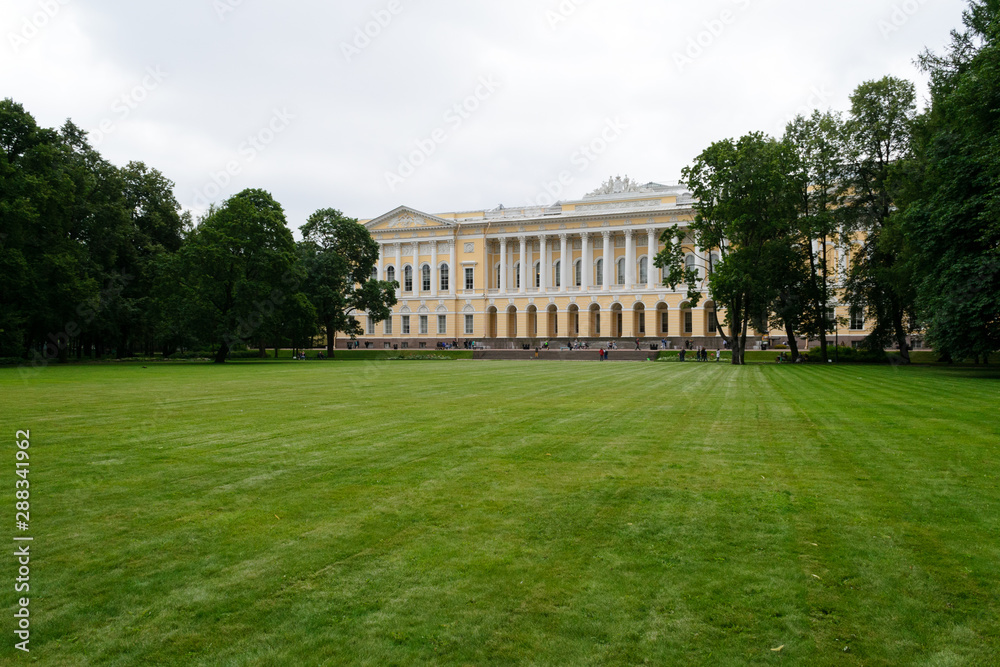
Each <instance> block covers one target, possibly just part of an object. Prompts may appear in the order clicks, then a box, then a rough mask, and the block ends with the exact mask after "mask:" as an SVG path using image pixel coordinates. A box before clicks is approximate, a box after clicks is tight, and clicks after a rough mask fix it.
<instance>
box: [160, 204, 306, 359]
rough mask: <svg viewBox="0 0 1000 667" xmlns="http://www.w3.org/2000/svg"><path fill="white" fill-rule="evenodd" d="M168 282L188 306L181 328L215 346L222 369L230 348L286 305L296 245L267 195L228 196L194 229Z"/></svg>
mask: <svg viewBox="0 0 1000 667" xmlns="http://www.w3.org/2000/svg"><path fill="white" fill-rule="evenodd" d="M172 268H173V274H172V275H173V277H174V278H175V279H176V280H177V281H178V289H177V290H176V291H177V293H178V294H179V295H180V297H181V299H183V300H184V301H185V302H186V303H187V304H188V305H187V306H186V307H185V308H184V310H183V311H182V312H181V314H182V315H183V316H184V317H185V318H186V320H187V324H188V325H189V326H190V327H191V328H192V329H193V330H195V331H196V332H197V333H198V334H200V336H201V337H202V338H203V339H205V340H211V341H213V342H214V343H215V344H216V345H218V347H217V348H216V353H215V362H216V363H223V362H225V360H226V357H227V356H228V354H229V351H230V350H231V349H232V347H233V346H234V345H237V344H240V343H245V342H247V341H253V340H257V339H258V338H259V337H260V335H261V331H263V330H264V328H265V327H266V325H267V324H268V322H269V321H270V320H271V319H272V318H273V317H274V316H275V313H276V311H278V310H279V309H280V307H281V305H282V304H283V303H284V301H285V300H286V299H288V298H289V297H290V296H292V295H294V294H295V293H297V292H298V291H299V289H298V288H299V283H300V280H301V278H300V276H299V274H298V273H297V271H296V256H295V242H294V240H293V239H292V233H291V231H290V230H289V229H288V227H287V226H286V224H285V213H284V211H283V210H282V208H281V206H280V205H279V204H278V203H277V202H276V201H274V199H273V198H272V197H271V195H270V194H268V193H267V192H265V191H263V190H257V189H249V190H244V191H243V192H240V193H239V194H237V195H234V196H233V197H230V198H229V199H228V200H226V202H225V203H224V204H223V205H222V206H221V207H220V208H219V209H217V210H213V211H211V212H210V213H209V215H208V216H207V217H206V218H205V219H204V220H202V222H201V223H200V224H199V225H198V226H197V227H196V228H195V230H194V231H193V232H192V233H191V235H190V236H189V237H188V238H187V240H186V241H185V243H184V245H183V246H182V247H181V249H180V251H179V252H178V261H177V262H176V263H175V264H174V266H173V267H172Z"/></svg>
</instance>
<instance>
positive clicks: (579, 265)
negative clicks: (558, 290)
mask: <svg viewBox="0 0 1000 667" xmlns="http://www.w3.org/2000/svg"><path fill="white" fill-rule="evenodd" d="M573 273H574V276H573V281H574V282H573V284H574V285H576V286H577V287H580V286H582V285H583V260H582V259H578V260H576V266H575V267H574V268H573Z"/></svg>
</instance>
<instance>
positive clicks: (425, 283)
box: [420, 264, 431, 292]
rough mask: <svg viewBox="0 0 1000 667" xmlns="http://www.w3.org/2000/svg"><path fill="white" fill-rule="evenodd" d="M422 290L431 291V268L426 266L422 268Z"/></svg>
mask: <svg viewBox="0 0 1000 667" xmlns="http://www.w3.org/2000/svg"><path fill="white" fill-rule="evenodd" d="M420 289H421V290H423V291H424V292H430V291H431V267H429V266H427V265H426V264H424V265H423V266H422V267H421V268H420Z"/></svg>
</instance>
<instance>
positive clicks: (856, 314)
mask: <svg viewBox="0 0 1000 667" xmlns="http://www.w3.org/2000/svg"><path fill="white" fill-rule="evenodd" d="M864 328H865V310H864V308H859V307H857V306H855V307H854V308H851V331H864Z"/></svg>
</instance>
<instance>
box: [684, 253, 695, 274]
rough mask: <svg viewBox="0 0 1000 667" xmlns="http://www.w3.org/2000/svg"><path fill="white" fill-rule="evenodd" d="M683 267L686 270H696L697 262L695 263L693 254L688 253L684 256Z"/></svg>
mask: <svg viewBox="0 0 1000 667" xmlns="http://www.w3.org/2000/svg"><path fill="white" fill-rule="evenodd" d="M684 268H685V269H687V270H688V271H696V270H697V264H696V263H695V259H694V255H688V256H687V257H685V258H684Z"/></svg>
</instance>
